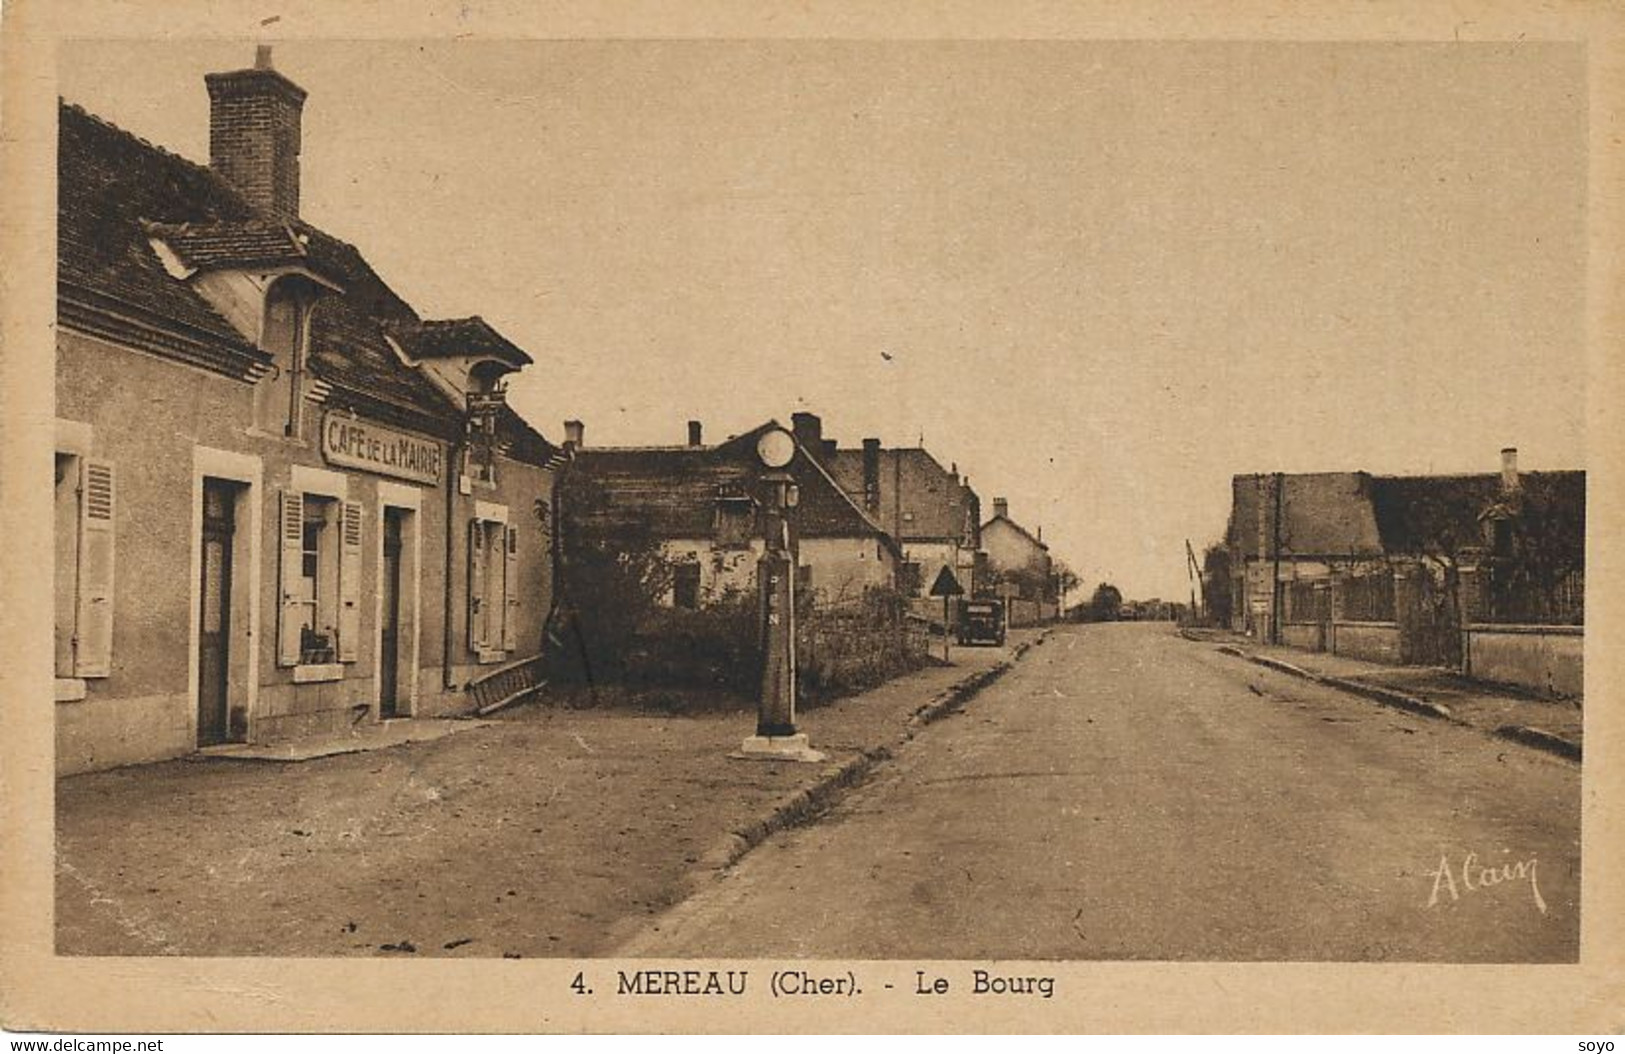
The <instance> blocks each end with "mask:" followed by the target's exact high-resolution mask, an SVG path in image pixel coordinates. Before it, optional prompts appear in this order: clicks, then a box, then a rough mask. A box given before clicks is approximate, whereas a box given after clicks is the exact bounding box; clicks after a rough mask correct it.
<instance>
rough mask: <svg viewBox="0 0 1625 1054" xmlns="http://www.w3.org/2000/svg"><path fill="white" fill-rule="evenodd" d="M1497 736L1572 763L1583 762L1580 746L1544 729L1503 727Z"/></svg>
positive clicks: (1520, 726)
mask: <svg viewBox="0 0 1625 1054" xmlns="http://www.w3.org/2000/svg"><path fill="white" fill-rule="evenodd" d="M1495 734H1496V735H1498V736H1500V737H1501V738H1502V739H1510V740H1512V741H1513V742H1515V743H1522V744H1523V745H1524V746H1526V747H1534V748H1535V749H1536V750H1544V751H1546V752H1547V753H1549V754H1556V755H1557V756H1558V757H1564V758H1568V759H1569V760H1570V761H1580V760H1581V754H1582V751H1581V748H1580V744H1578V743H1576V742H1574V741H1573V740H1571V739H1564V738H1563V737H1562V736H1560V735H1557V734H1555V733H1552V732H1548V731H1546V730H1545V729H1544V728H1531V727H1530V726H1528V725H1502V726H1501V727H1500V728H1497V729H1496V730H1495Z"/></svg>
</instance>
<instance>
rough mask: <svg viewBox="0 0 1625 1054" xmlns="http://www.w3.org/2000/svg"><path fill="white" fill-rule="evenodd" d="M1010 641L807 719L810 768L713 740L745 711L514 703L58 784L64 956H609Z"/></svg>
mask: <svg viewBox="0 0 1625 1054" xmlns="http://www.w3.org/2000/svg"><path fill="white" fill-rule="evenodd" d="M1036 636H1037V634H1036V633H1025V634H1022V635H1021V636H1019V637H1015V638H1013V639H1012V648H1009V649H997V650H993V649H960V650H958V651H957V652H956V653H955V660H956V663H955V665H954V666H952V667H932V668H928V669H925V670H922V671H920V672H918V673H915V674H912V675H909V676H907V677H903V678H899V679H897V680H895V681H892V682H890V683H889V684H886V685H882V686H881V687H879V688H877V689H874V690H873V691H870V692H866V693H864V694H862V695H858V696H853V697H851V698H848V699H845V700H842V701H840V702H838V703H835V704H832V705H830V706H827V707H823V708H820V709H818V710H816V711H813V712H812V713H810V714H808V715H806V717H805V719H804V721H803V729H804V730H805V731H807V732H808V733H810V734H811V736H812V739H813V743H814V745H815V746H816V747H817V748H818V749H820V750H823V751H825V752H826V753H827V754H828V755H829V759H828V761H827V762H825V763H823V764H819V765H798V764H794V763H788V762H748V761H734V760H729V759H728V758H727V756H726V755H727V753H728V752H729V751H730V750H733V749H734V748H736V747H737V746H738V744H739V742H740V740H741V739H743V737H744V736H745V735H746V734H748V733H749V732H750V731H751V728H750V727H749V726H750V725H751V718H750V716H749V715H742V714H738V713H720V714H702V715H696V716H690V717H666V716H659V715H651V714H648V713H639V712H627V711H617V710H556V709H551V708H548V707H545V706H527V707H521V708H516V709H515V710H514V711H512V712H509V713H504V714H503V715H501V718H502V719H501V720H498V721H496V722H494V723H492V724H490V725H487V726H485V727H479V728H471V729H470V730H469V731H466V732H461V733H458V734H456V735H452V736H448V737H446V738H443V739H438V740H434V741H432V742H426V743H409V744H406V745H402V746H396V747H391V748H389V749H384V750H377V751H371V752H367V753H359V754H346V755H338V756H333V757H325V758H319V759H315V760H312V761H306V762H301V763H297V764H284V763H275V762H254V761H230V760H219V759H211V760H202V761H197V760H183V761H173V762H165V763H161V764H157V765H144V766H137V767H132V768H128V769H119V770H114V771H111V772H102V773H93V774H89V775H84V776H75V777H70V778H67V779H64V780H61V781H60V782H59V783H58V787H57V819H58V827H57V896H56V912H57V943H58V951H59V953H60V954H65V955H76V954H77V955H203V956H206V955H277V956H342V955H352V956H372V955H399V956H418V957H422V956H473V957H502V956H507V957H542V956H584V955H593V954H597V953H601V952H602V951H603V950H604V948H605V947H606V946H608V945H609V944H610V943H612V941H613V939H614V938H613V935H614V934H615V933H618V932H622V931H624V930H625V929H626V928H627V927H628V926H629V925H632V924H634V923H635V922H636V920H638V919H640V918H643V917H646V916H650V915H654V914H656V913H658V912H659V911H661V910H663V909H664V908H666V907H668V906H670V905H671V904H672V903H674V902H676V901H677V900H679V899H681V897H682V896H683V895H684V894H685V893H686V892H687V891H688V890H689V889H691V888H693V884H694V883H695V882H696V881H697V880H698V879H699V877H700V875H701V874H702V873H703V872H704V871H705V870H706V869H708V868H712V867H715V866H717V863H718V860H717V859H716V858H715V857H716V850H717V847H718V846H719V845H725V844H726V843H727V841H728V839H729V838H730V837H732V835H733V833H734V832H741V831H744V832H751V831H753V826H754V832H755V835H756V836H762V835H763V834H764V832H763V831H762V830H761V825H762V824H763V823H764V821H766V820H767V818H769V817H772V816H773V815H774V814H775V812H776V811H778V810H779V809H780V808H781V807H782V805H783V804H784V803H785V802H786V801H787V800H791V799H793V798H794V797H795V795H796V794H797V793H798V792H800V791H805V790H806V789H808V788H812V787H816V786H817V785H818V784H819V783H820V782H822V781H825V780H828V779H831V778H833V777H834V776H835V775H836V774H837V773H839V772H840V771H841V769H842V768H843V766H850V765H851V763H852V762H853V761H854V760H857V759H862V758H864V757H867V756H873V755H875V754H876V753H877V752H879V751H884V750H886V749H889V748H890V747H892V746H895V745H896V744H898V743H900V742H902V741H903V740H904V739H905V738H907V737H908V736H909V735H911V734H912V732H913V727H911V718H913V717H914V715H915V714H916V712H917V711H919V710H920V709H921V708H922V707H924V706H927V705H928V704H930V703H931V702H932V701H933V700H940V699H942V698H943V697H944V694H945V693H947V692H948V691H950V690H951V689H952V688H953V687H954V685H956V684H958V683H959V682H961V681H963V680H965V679H967V678H969V677H974V676H976V675H978V674H980V673H982V672H983V671H985V670H987V669H989V668H991V667H993V666H995V665H997V664H998V663H999V662H1001V661H1003V660H1006V659H1007V658H1009V656H1010V655H1011V653H1012V651H1013V649H1014V647H1015V646H1019V645H1020V644H1023V643H1028V642H1030V641H1032V640H1033V639H1034V638H1036Z"/></svg>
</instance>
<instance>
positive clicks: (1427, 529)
mask: <svg viewBox="0 0 1625 1054" xmlns="http://www.w3.org/2000/svg"><path fill="white" fill-rule="evenodd" d="M1521 483H1522V486H1523V489H1524V491H1525V492H1526V493H1538V494H1540V495H1542V496H1543V497H1544V498H1546V499H1547V500H1548V501H1549V502H1551V503H1553V504H1555V505H1558V506H1561V507H1562V508H1563V509H1565V510H1567V511H1569V512H1570V513H1572V515H1570V516H1567V517H1564V518H1563V519H1561V520H1559V519H1557V518H1555V517H1550V518H1547V519H1546V520H1544V521H1543V522H1544V524H1545V525H1547V526H1548V527H1550V526H1553V525H1555V524H1559V523H1560V524H1563V525H1564V526H1566V527H1567V529H1569V530H1572V531H1576V532H1577V534H1578V537H1576V538H1573V539H1569V541H1571V542H1573V543H1574V544H1575V545H1577V546H1583V545H1584V535H1585V473H1584V472H1577V471H1567V472H1525V473H1523V474H1522V477H1521ZM1503 499H1504V495H1503V493H1502V490H1501V477H1500V475H1499V474H1494V475H1491V474H1480V475H1471V476H1374V477H1372V479H1371V501H1372V509H1373V512H1374V514H1375V516H1376V521H1377V532H1378V534H1379V535H1380V536H1381V538H1382V546H1383V549H1384V550H1385V551H1387V552H1388V553H1391V554H1409V555H1415V554H1418V553H1421V552H1424V551H1427V550H1428V549H1429V548H1430V547H1431V548H1434V549H1437V548H1438V547H1439V545H1440V543H1441V542H1443V543H1444V545H1445V546H1446V547H1461V546H1464V545H1467V546H1471V545H1476V544H1482V543H1483V541H1484V528H1483V524H1482V517H1483V516H1484V515H1485V514H1486V513H1487V512H1489V511H1490V510H1492V509H1493V508H1495V507H1496V506H1497V504H1498V503H1500V502H1502V501H1503Z"/></svg>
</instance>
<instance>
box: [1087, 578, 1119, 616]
mask: <svg viewBox="0 0 1625 1054" xmlns="http://www.w3.org/2000/svg"><path fill="white" fill-rule="evenodd" d="M1122 610H1123V592H1122V590H1120V589H1118V588H1117V587H1116V586H1114V585H1112V584H1111V583H1110V582H1102V583H1100V584H1099V585H1098V586H1096V587H1095V592H1094V595H1093V596H1091V597H1090V598H1089V606H1088V607H1087V608H1085V609H1084V616H1083V617H1084V621H1086V622H1113V621H1116V619H1117V617H1118V616H1119V615H1120V614H1121V613H1122Z"/></svg>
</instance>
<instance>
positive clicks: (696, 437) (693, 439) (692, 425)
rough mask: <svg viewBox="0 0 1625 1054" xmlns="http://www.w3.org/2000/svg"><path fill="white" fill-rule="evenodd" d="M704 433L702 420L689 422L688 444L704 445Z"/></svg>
mask: <svg viewBox="0 0 1625 1054" xmlns="http://www.w3.org/2000/svg"><path fill="white" fill-rule="evenodd" d="M702 434H703V433H702V431H701V425H700V422H698V421H690V422H689V423H688V445H689V446H702V445H703V444H702V443H701V441H700V437H701V435H702Z"/></svg>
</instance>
